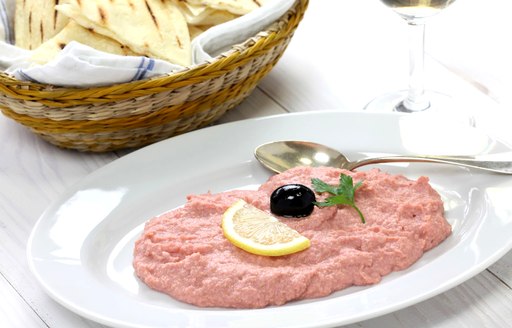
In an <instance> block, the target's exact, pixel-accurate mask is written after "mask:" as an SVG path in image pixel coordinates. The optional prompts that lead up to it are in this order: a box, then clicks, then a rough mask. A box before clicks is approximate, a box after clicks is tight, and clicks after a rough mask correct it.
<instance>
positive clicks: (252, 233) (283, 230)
mask: <svg viewBox="0 0 512 328" xmlns="http://www.w3.org/2000/svg"><path fill="white" fill-rule="evenodd" d="M222 231H223V233H224V236H225V237H226V238H227V239H228V240H229V241H230V242H231V243H232V244H233V245H235V246H237V247H239V248H241V249H243V250H245V251H247V252H249V253H253V254H258V255H265V256H282V255H288V254H293V253H296V252H300V251H302V250H304V249H306V248H308V247H309V246H310V241H309V239H308V238H306V237H304V236H302V235H301V234H300V233H298V232H297V231H296V230H294V229H292V228H290V227H288V226H287V225H286V224H284V223H282V222H280V221H279V220H278V219H277V218H275V217H273V216H272V215H270V214H268V213H266V212H264V211H262V210H260V209H258V208H256V207H254V206H253V205H251V204H248V203H247V202H245V201H244V200H242V199H240V200H237V201H236V202H235V203H233V205H231V206H230V207H229V208H228V209H227V210H226V212H224V215H223V216H222Z"/></svg>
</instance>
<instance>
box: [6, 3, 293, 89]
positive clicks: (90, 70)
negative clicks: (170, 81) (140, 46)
mask: <svg viewBox="0 0 512 328" xmlns="http://www.w3.org/2000/svg"><path fill="white" fill-rule="evenodd" d="M294 3H295V0H275V1H272V2H269V3H268V4H266V5H265V6H263V7H261V8H258V9H256V10H254V11H253V12H251V13H249V14H247V15H244V16H241V17H239V18H237V19H234V20H232V21H229V22H226V23H224V24H221V25H217V26H215V27H213V28H211V29H209V30H207V31H206V32H204V33H202V34H201V35H199V36H198V37H196V38H195V39H194V41H193V42H192V54H193V58H192V61H193V64H194V65H195V64H200V63H203V62H205V61H208V60H211V59H212V58H213V57H215V56H216V55H218V54H219V53H221V52H222V51H224V50H225V49H228V48H229V47H230V46H232V45H234V44H237V43H241V42H243V41H245V40H246V39H247V38H248V37H250V36H251V35H255V34H256V33H258V31H261V30H263V29H264V28H265V27H266V26H268V25H270V24H271V23H273V22H274V21H276V20H277V19H279V17H281V16H282V15H283V14H284V13H285V12H286V11H287V10H288V9H290V8H291V7H292V6H293V4H294ZM14 4H15V0H0V69H1V70H4V71H5V72H6V73H7V74H9V75H12V76H14V77H15V78H16V79H19V80H25V81H32V82H40V83H46V84H52V85H58V86H68V87H92V86H103V85H109V84H116V83H123V82H130V81H135V80H140V79H145V78H149V77H154V76H158V75H162V74H168V73H173V72H177V71H180V70H183V69H185V68H184V67H182V66H179V65H175V64H171V63H169V62H166V61H163V60H159V59H151V58H147V57H140V56H139V57H135V56H118V55H113V54H108V53H105V52H101V51H98V50H95V49H93V48H91V47H88V46H85V45H83V44H80V43H78V42H70V43H69V44H68V45H67V46H66V47H65V48H64V49H63V50H62V51H61V52H60V54H59V55H58V56H57V57H56V58H55V59H53V60H52V61H50V62H48V63H47V64H45V65H35V64H34V63H32V62H30V61H28V60H27V58H29V56H30V51H29V50H25V49H20V48H18V47H15V46H13V45H12V43H13V40H14V33H13V31H14V28H13V13H14Z"/></svg>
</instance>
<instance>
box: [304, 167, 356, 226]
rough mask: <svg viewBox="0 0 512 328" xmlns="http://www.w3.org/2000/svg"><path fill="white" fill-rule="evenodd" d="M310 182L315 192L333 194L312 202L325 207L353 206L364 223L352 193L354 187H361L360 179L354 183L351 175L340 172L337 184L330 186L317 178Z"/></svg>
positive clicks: (354, 189) (353, 192) (354, 190)
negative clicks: (322, 199)
mask: <svg viewBox="0 0 512 328" xmlns="http://www.w3.org/2000/svg"><path fill="white" fill-rule="evenodd" d="M311 183H312V185H313V188H314V189H315V191H316V192H318V193H323V192H328V193H329V194H331V195H333V196H330V197H327V198H326V199H325V200H324V201H323V202H314V204H315V205H316V206H318V207H327V206H336V205H348V206H350V207H352V208H354V209H355V210H356V211H357V214H359V217H361V221H362V222H363V223H366V221H365V219H364V215H363V213H362V212H361V210H359V208H358V207H357V206H356V203H355V201H354V194H355V192H356V189H357V188H359V187H361V185H362V184H363V182H362V181H359V182H358V183H356V184H355V185H354V182H353V181H352V177H351V176H349V175H345V174H343V173H342V174H340V184H339V185H338V186H332V185H330V184H327V183H325V182H323V181H322V180H320V179H317V178H313V179H311Z"/></svg>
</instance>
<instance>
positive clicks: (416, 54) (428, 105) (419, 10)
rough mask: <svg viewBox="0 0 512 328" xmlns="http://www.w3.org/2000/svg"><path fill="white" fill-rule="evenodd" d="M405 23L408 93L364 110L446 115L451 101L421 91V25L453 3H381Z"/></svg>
mask: <svg viewBox="0 0 512 328" xmlns="http://www.w3.org/2000/svg"><path fill="white" fill-rule="evenodd" d="M381 1H382V2H383V3H384V4H385V5H386V6H388V7H389V8H391V9H393V11H395V12H396V13H397V14H398V15H400V16H401V17H402V18H403V19H405V21H406V22H407V24H408V26H409V30H410V40H409V42H410V44H409V65H410V66H409V89H408V90H405V91H398V92H393V93H388V94H385V95H382V96H379V97H377V98H375V99H374V100H372V101H371V102H370V103H368V104H367V105H366V107H365V109H366V110H370V111H380V112H382V111H386V112H388V111H396V112H405V113H416V112H426V111H428V112H434V111H435V112H439V113H441V112H445V109H446V111H447V112H448V111H449V109H448V108H452V109H453V104H452V103H451V102H452V99H451V97H449V96H447V95H444V94H442V93H438V92H431V91H428V92H427V91H426V90H425V87H424V67H423V62H424V43H425V22H426V20H427V19H428V18H430V17H432V16H434V15H436V14H438V13H439V12H440V11H442V10H443V9H444V8H446V7H448V6H449V5H450V4H452V3H453V2H454V1H455V0H381Z"/></svg>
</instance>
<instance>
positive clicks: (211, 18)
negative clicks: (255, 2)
mask: <svg viewBox="0 0 512 328" xmlns="http://www.w3.org/2000/svg"><path fill="white" fill-rule="evenodd" d="M178 6H179V7H180V9H181V12H182V13H183V15H184V16H185V20H186V21H187V23H188V24H189V25H196V26H197V25H219V24H222V23H225V22H227V21H229V20H232V19H235V18H236V17H238V15H235V14H232V13H230V12H229V11H225V10H217V9H213V8H211V7H208V6H204V5H191V4H189V3H186V2H179V3H178Z"/></svg>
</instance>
